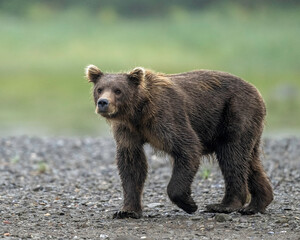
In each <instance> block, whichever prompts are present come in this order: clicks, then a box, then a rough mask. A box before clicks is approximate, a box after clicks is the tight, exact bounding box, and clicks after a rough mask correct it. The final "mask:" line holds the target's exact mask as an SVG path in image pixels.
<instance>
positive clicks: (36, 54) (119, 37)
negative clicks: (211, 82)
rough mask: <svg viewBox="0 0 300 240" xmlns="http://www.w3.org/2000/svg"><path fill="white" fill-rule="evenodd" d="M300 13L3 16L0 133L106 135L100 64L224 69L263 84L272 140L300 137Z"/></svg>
mask: <svg viewBox="0 0 300 240" xmlns="http://www.w3.org/2000/svg"><path fill="white" fill-rule="evenodd" d="M298 13H299V9H277V8H262V9H259V10H252V11H247V10H244V9H243V8H239V7H236V6H231V7H230V8H229V7H224V8H222V9H216V8H211V9H208V10H206V11H202V12H194V13H190V12H184V11H177V10H176V9H175V10H174V11H173V12H171V14H170V15H168V16H166V17H164V18H157V19H151V18H146V19H120V18H118V16H114V17H113V18H111V17H109V18H107V19H106V18H105V17H103V16H105V15H101V16H98V15H97V16H90V15H89V14H88V13H86V12H84V11H83V10H80V9H71V10H68V11H67V12H54V13H51V12H50V13H48V14H47V15H46V16H43V15H42V14H38V15H33V16H28V17H26V18H17V17H12V16H8V15H6V14H3V13H2V14H0V22H1V24H0V35H1V44H0V52H1V58H0V86H1V87H0V133H2V134H15V133H17V134H18V133H27V134H50V135H100V134H103V135H106V134H108V130H107V129H108V127H107V126H106V125H105V121H104V120H100V119H99V117H97V116H96V115H95V114H94V106H93V102H92V98H91V95H90V93H91V90H90V88H91V86H90V85H89V84H88V83H87V81H86V80H85V79H84V78H83V75H84V70H83V69H84V67H85V66H86V65H88V64H90V63H93V64H95V65H98V66H99V67H100V68H101V70H102V71H114V72H118V71H127V70H129V69H131V68H134V67H135V66H144V67H147V68H151V69H154V70H156V71H160V72H167V73H176V72H182V71H189V70H193V69H200V68H206V69H216V70H222V71H226V72H230V73H233V74H235V75H238V76H240V77H242V78H244V79H245V80H247V81H249V82H251V83H253V84H254V85H255V86H256V87H257V88H258V89H259V90H260V92H261V93H262V95H263V97H264V99H265V100H266V103H267V108H268V117H267V128H266V131H267V132H273V131H287V130H290V131H295V130H299V129H300V121H299V119H300V79H299V76H300V68H299V66H300V48H299V39H300V28H299V25H300V15H299V14H298Z"/></svg>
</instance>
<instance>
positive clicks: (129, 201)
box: [113, 146, 147, 218]
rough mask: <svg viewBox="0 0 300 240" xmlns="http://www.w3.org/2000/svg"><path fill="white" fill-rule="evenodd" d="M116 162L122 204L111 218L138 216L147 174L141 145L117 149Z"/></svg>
mask: <svg viewBox="0 0 300 240" xmlns="http://www.w3.org/2000/svg"><path fill="white" fill-rule="evenodd" d="M117 164H118V169H119V175H120V177H121V181H122V186H123V194H124V205H123V208H122V210H121V211H118V212H116V213H115V214H114V216H113V218H140V217H141V216H142V204H141V197H142V191H143V187H144V182H145V180H146V176H147V161H146V157H145V153H144V150H143V148H142V146H140V147H137V146H135V147H134V149H131V148H128V147H127V148H121V147H118V149H117Z"/></svg>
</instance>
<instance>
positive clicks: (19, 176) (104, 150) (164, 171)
mask: <svg viewBox="0 0 300 240" xmlns="http://www.w3.org/2000/svg"><path fill="white" fill-rule="evenodd" d="M7 143H8V144H7ZM3 146H4V147H3ZM145 152H146V155H147V157H148V159H149V156H150V158H151V156H154V155H153V152H152V150H151V149H150V148H148V147H146V148H145ZM264 152H265V156H263V157H262V159H263V164H264V165H265V167H266V170H267V173H268V175H269V176H270V179H271V181H272V185H273V187H274V201H273V202H272V204H271V205H270V206H269V207H268V209H267V211H266V213H265V214H256V215H254V216H242V215H240V214H239V213H232V214H224V215H223V214H215V213H206V212H202V211H203V210H204V208H205V205H206V204H211V203H217V202H219V201H221V199H222V197H223V194H224V180H223V178H222V174H221V172H220V170H219V168H218V167H217V164H215V165H210V169H211V175H210V178H209V179H208V180H203V179H201V176H199V175H200V174H197V175H196V177H195V182H194V184H193V186H192V190H193V196H194V199H195V201H196V202H197V204H198V207H199V211H197V214H195V215H188V214H186V213H185V212H184V211H182V210H181V209H179V208H177V207H176V206H175V205H174V204H172V203H171V201H170V200H169V199H168V195H167V192H166V189H167V185H168V181H169V179H170V176H171V173H172V169H171V164H170V163H169V161H167V160H166V159H165V157H163V158H162V157H160V156H159V155H156V156H155V157H152V160H151V159H150V161H149V174H148V178H147V181H146V183H145V189H144V194H143V203H144V205H145V208H144V214H143V217H142V218H141V219H121V220H115V219H112V215H113V213H114V212H115V211H117V210H119V209H120V208H121V206H122V202H123V194H122V188H121V181H120V178H119V175H118V171H117V166H116V164H115V161H114V156H115V144H114V142H113V141H112V140H111V139H109V138H107V139H102V138H91V137H87V138H76V137H75V138H48V137H44V138H37V137H27V136H20V137H6V138H0V172H1V174H0V215H1V218H2V220H1V221H0V228H1V227H2V233H1V234H2V235H1V236H2V238H7V239H9V237H13V238H16V239H17V238H18V239H21V238H22V239H23V238H26V237H27V236H28V238H29V237H31V238H32V239H48V238H49V239H50V238H52V239H72V238H73V239H80V240H81V239H116V238H118V237H119V239H123V240H125V239H127V240H128V239H130V240H136V239H199V238H200V239H202V237H203V239H226V238H227V239H238V237H237V236H249V237H252V236H254V238H253V239H268V238H270V237H274V236H277V233H280V234H284V237H285V238H287V239H297V237H298V235H297V234H298V233H299V231H300V228H299V225H300V217H299V214H300V210H299V192H300V181H299V180H300V173H299V162H300V140H299V138H288V139H283V140H282V139H279V140H276V139H270V138H268V139H264ZM16 156H18V159H20V160H19V161H15V162H14V163H13V164H12V163H11V159H14V158H16ZM40 161H43V162H45V163H47V166H48V167H49V171H48V172H46V173H45V174H39V175H37V174H34V173H33V172H34V171H35V170H36V167H35V166H36V165H37V164H38V163H39V162H40ZM151 161H152V162H151ZM152 164H153V166H155V167H154V168H153V167H152ZM199 183H201V184H199ZM230 221H234V222H230ZM5 233H7V234H9V235H8V236H4V234H5ZM100 233H101V234H102V235H100ZM196 233H197V234H199V233H201V237H199V236H200V235H196ZM1 236H0V238H1ZM145 237H146V238H145Z"/></svg>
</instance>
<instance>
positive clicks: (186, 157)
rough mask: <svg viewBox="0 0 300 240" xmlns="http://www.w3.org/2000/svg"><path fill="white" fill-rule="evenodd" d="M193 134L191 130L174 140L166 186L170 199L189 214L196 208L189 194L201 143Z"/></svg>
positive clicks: (197, 164)
mask: <svg viewBox="0 0 300 240" xmlns="http://www.w3.org/2000/svg"><path fill="white" fill-rule="evenodd" d="M193 136H194V135H193V132H191V133H190V134H187V135H186V136H185V138H179V139H176V140H175V141H174V147H173V151H172V152H171V156H172V157H173V160H174V161H173V173H172V177H171V180H170V182H169V184H168V188H167V192H168V195H169V198H170V199H171V201H172V202H173V203H175V204H176V205H177V206H178V207H180V208H181V209H183V210H184V211H186V212H187V213H189V214H191V213H194V212H195V211H196V210H197V208H198V207H197V205H196V203H195V202H194V200H193V198H192V196H191V192H192V191H191V185H192V182H193V179H194V176H195V174H196V173H197V170H198V167H199V163H200V159H199V158H200V151H199V150H200V149H201V145H200V144H199V143H198V139H197V138H196V137H194V138H193Z"/></svg>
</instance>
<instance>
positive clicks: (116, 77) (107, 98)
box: [86, 65, 145, 119]
mask: <svg viewBox="0 0 300 240" xmlns="http://www.w3.org/2000/svg"><path fill="white" fill-rule="evenodd" d="M86 77H87V79H88V81H89V82H92V83H93V84H94V88H93V94H94V101H95V106H96V113H98V114H100V115H101V116H103V117H105V118H107V119H122V118H125V117H128V115H129V114H131V113H133V112H134V111H136V110H137V109H136V108H137V104H138V102H140V101H142V100H141V98H142V96H143V90H144V87H143V82H144V78H145V70H144V69H143V68H141V67H138V68H135V69H133V70H132V71H131V72H130V73H118V74H111V73H103V72H102V71H100V69H99V68H98V67H96V66H94V65H89V66H87V68H86Z"/></svg>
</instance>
